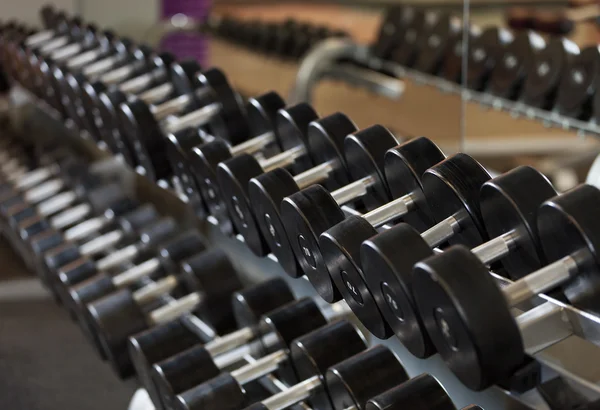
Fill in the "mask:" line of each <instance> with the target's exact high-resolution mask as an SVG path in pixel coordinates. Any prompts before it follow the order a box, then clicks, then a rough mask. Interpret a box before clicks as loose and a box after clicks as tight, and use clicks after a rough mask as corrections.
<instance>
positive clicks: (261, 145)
mask: <svg viewBox="0 0 600 410" xmlns="http://www.w3.org/2000/svg"><path fill="white" fill-rule="evenodd" d="M263 97H265V98H261V99H260V100H254V101H253V100H250V101H249V104H248V108H247V112H248V118H249V123H250V124H251V127H252V128H253V129H254V131H253V134H252V135H256V136H255V137H254V138H251V139H249V140H248V141H246V142H245V143H241V144H238V145H235V146H228V145H227V144H226V143H225V142H223V141H220V140H216V141H213V142H211V143H208V144H204V145H200V146H196V147H194V148H193V149H192V151H193V153H192V154H191V164H192V167H193V172H194V173H195V174H196V175H197V182H198V185H199V189H200V193H201V195H202V198H203V199H204V203H205V204H206V206H207V208H208V211H209V213H210V214H211V215H212V216H213V217H214V218H216V220H217V221H218V225H219V227H220V229H221V231H222V232H223V233H225V234H231V233H233V224H232V221H231V218H230V217H229V215H228V213H227V207H226V204H225V199H224V195H223V194H222V193H221V190H220V186H219V182H218V181H217V175H216V174H217V166H218V164H219V163H221V162H224V161H226V160H229V159H232V158H234V157H238V156H242V155H262V156H266V157H272V156H273V155H272V154H274V153H276V152H281V151H286V150H290V149H292V148H295V147H296V146H297V144H298V140H297V136H296V133H295V132H294V130H304V129H306V127H308V123H309V122H310V121H312V120H313V119H314V118H316V114H315V113H314V111H313V110H312V109H311V108H310V107H308V106H307V105H306V104H301V105H298V106H295V107H291V108H289V109H284V108H283V107H284V102H283V100H282V99H281V98H279V96H278V95H276V94H272V93H268V94H265V95H264V96H263ZM280 110H282V111H281V112H282V115H281V119H278V118H279V114H278V113H279V111H280ZM284 118H287V119H284ZM279 124H281V125H279ZM285 127H289V128H285ZM281 132H285V133H284V134H281ZM275 158H277V157H275Z"/></svg>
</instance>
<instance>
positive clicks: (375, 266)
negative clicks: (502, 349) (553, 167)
mask: <svg viewBox="0 0 600 410" xmlns="http://www.w3.org/2000/svg"><path fill="white" fill-rule="evenodd" d="M554 195H556V191H555V190H554V189H553V188H552V185H551V184H550V183H549V182H548V180H547V179H546V178H545V177H544V176H543V175H541V174H540V173H539V172H537V171H535V170H534V169H533V168H530V167H519V168H516V169H514V170H512V171H510V172H507V173H506V174H503V175H501V176H499V177H497V178H494V179H492V180H490V181H488V182H485V183H484V184H483V185H482V187H481V194H480V196H479V209H480V214H481V218H482V220H483V224H484V225H485V228H486V231H487V234H488V235H489V236H490V237H492V238H494V239H492V240H490V241H488V242H486V243H483V244H481V245H479V246H477V247H476V248H475V249H474V250H473V252H474V253H475V254H476V255H477V256H478V257H479V258H480V259H481V260H482V262H483V263H485V264H486V265H489V264H492V263H493V262H495V261H497V260H500V261H501V262H502V266H503V267H504V269H505V271H506V272H507V273H508V274H509V275H511V276H512V277H516V278H518V277H521V276H523V275H524V274H525V273H528V272H531V271H532V270H535V269H537V268H539V267H540V266H542V264H543V263H544V261H545V258H544V257H543V255H542V251H541V247H540V245H539V244H538V239H537V227H536V216H537V209H538V207H539V206H540V205H541V204H542V203H543V202H544V201H545V200H547V199H549V198H551V197H553V196H554ZM437 219H438V220H439V219H440V218H437ZM399 244H400V246H399ZM400 249H402V250H406V252H404V251H401V250H400ZM433 254H434V252H433V249H432V246H431V243H430V240H429V239H428V236H427V234H425V233H424V234H423V235H422V236H421V234H420V233H419V232H418V231H417V230H415V229H414V228H412V227H410V226H409V225H406V224H399V225H397V226H395V227H393V228H392V229H390V230H388V231H386V232H382V233H380V234H378V235H376V236H374V237H372V238H370V239H369V240H367V241H365V242H364V243H363V244H362V245H361V249H360V259H361V262H362V267H363V272H364V278H365V282H366V285H367V287H368V289H369V291H370V293H371V295H372V296H373V299H374V300H375V302H376V303H377V306H378V307H379V311H380V312H381V314H382V315H383V317H384V318H385V320H386V322H387V323H388V325H389V326H390V327H391V328H392V330H393V331H394V333H395V334H396V336H397V337H398V338H399V339H400V341H401V342H402V343H403V344H404V345H405V346H406V347H407V349H408V350H409V351H410V352H411V353H413V354H414V355H416V356H417V357H421V358H423V357H428V356H430V355H432V354H434V353H435V349H434V346H433V345H432V343H431V340H430V339H429V337H428V336H427V332H426V331H425V329H424V327H423V322H422V321H421V318H420V315H419V313H418V310H417V308H416V304H415V298H414V296H413V292H412V282H413V274H412V271H413V266H414V265H415V263H417V262H418V261H420V260H423V259H425V258H427V257H429V256H431V255H433Z"/></svg>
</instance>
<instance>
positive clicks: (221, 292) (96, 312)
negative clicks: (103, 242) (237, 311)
mask: <svg viewBox="0 0 600 410" xmlns="http://www.w3.org/2000/svg"><path fill="white" fill-rule="evenodd" d="M178 288H179V289H178ZM241 288H242V285H241V282H240V280H239V278H238V274H237V272H236V271H235V269H234V268H233V266H232V265H231V262H230V261H229V259H228V258H227V256H226V255H225V254H224V253H223V252H222V251H220V250H218V249H214V250H209V251H204V252H202V253H199V254H197V255H196V256H194V257H192V258H189V259H187V260H185V261H184V262H182V263H181V274H180V275H169V276H166V277H164V278H162V279H160V280H159V281H157V282H155V283H153V284H150V285H146V286H145V287H142V288H140V289H138V290H136V291H133V292H132V291H130V290H129V289H123V290H120V291H118V292H115V293H112V294H111V295H108V296H106V297H104V298H102V299H99V300H97V301H95V302H93V303H91V304H89V305H88V307H87V310H88V314H89V315H90V318H91V319H92V324H93V327H94V329H95V332H96V334H97V336H98V338H99V340H100V343H101V344H102V347H103V350H104V351H105V353H106V355H107V357H108V359H109V361H110V363H111V365H112V366H113V369H114V370H115V371H116V372H117V374H118V375H119V377H121V378H125V377H129V376H132V375H133V374H132V373H133V365H132V363H131V359H130V357H129V354H128V351H127V339H128V338H129V337H130V336H133V335H134V334H136V333H139V332H142V331H144V330H147V329H148V328H151V327H153V326H156V325H160V324H163V323H167V322H170V321H171V320H174V319H177V318H178V317H180V316H182V315H184V314H186V313H190V312H192V311H196V310H199V311H207V312H208V311H211V310H215V309H216V310H219V309H221V310H222V311H223V312H227V311H231V310H230V309H231V303H230V297H231V294H232V293H233V292H235V291H237V290H239V289H241ZM171 292H174V293H175V294H179V295H181V297H180V298H179V299H176V300H175V301H173V302H169V303H167V304H165V305H163V306H161V307H159V308H156V309H154V310H151V311H147V309H145V308H144V306H143V305H147V304H148V303H149V302H151V301H154V300H157V299H158V298H159V297H161V296H162V295H165V294H167V293H171ZM188 292H189V293H188Z"/></svg>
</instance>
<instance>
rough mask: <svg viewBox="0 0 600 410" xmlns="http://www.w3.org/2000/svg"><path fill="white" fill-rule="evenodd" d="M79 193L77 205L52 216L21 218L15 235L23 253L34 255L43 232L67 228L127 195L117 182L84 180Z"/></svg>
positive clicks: (78, 190) (96, 213)
mask: <svg viewBox="0 0 600 410" xmlns="http://www.w3.org/2000/svg"><path fill="white" fill-rule="evenodd" d="M78 188H79V189H77V190H76V192H77V200H78V204H76V205H74V206H72V207H70V208H67V209H65V210H63V211H60V212H59V213H57V214H54V215H53V216H52V217H50V218H43V217H41V216H39V215H36V216H33V217H30V218H27V219H24V220H22V221H21V222H20V223H19V224H18V226H17V227H16V229H15V233H16V235H15V236H16V238H17V241H18V244H19V246H20V247H22V249H23V252H22V254H23V255H28V256H27V257H31V255H35V254H36V253H35V250H34V249H32V243H33V240H32V239H33V238H34V237H35V236H36V235H40V234H43V233H44V232H50V231H57V230H64V229H67V228H69V227H71V226H73V225H75V224H77V223H79V222H81V221H82V220H84V219H85V218H87V217H89V216H90V215H98V214H100V213H101V212H103V211H104V210H106V209H107V208H108V207H111V206H113V205H114V204H115V203H117V202H119V201H121V200H123V198H124V197H125V196H126V194H125V192H123V187H122V186H121V184H120V183H118V182H111V183H108V184H105V185H99V186H94V185H87V184H86V181H83V182H82V183H80V184H79V186H78Z"/></svg>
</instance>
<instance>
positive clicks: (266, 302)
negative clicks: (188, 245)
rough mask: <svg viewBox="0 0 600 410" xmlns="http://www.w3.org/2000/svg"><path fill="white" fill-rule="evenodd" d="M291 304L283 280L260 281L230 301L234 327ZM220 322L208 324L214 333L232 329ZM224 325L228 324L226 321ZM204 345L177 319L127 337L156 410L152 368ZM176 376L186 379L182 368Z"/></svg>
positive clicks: (251, 323) (137, 370)
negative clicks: (190, 349)
mask: <svg viewBox="0 0 600 410" xmlns="http://www.w3.org/2000/svg"><path fill="white" fill-rule="evenodd" d="M292 301H294V296H293V295H292V291H291V290H290V288H289V287H288V285H287V284H286V282H285V281H284V280H283V279H281V278H274V279H270V280H267V281H265V282H261V283H259V284H257V285H254V286H251V287H249V288H245V289H243V290H240V291H239V292H235V293H234V295H233V297H232V302H233V314H234V317H235V322H236V324H237V326H255V325H256V324H258V322H259V320H260V318H261V317H262V316H263V315H265V314H267V313H269V312H271V311H272V310H275V309H277V308H279V307H281V306H283V305H286V304H288V303H290V302H292ZM217 319H220V318H217ZM220 322H222V320H217V321H216V322H215V321H210V322H209V323H208V325H210V326H211V330H214V332H215V333H216V334H223V333H224V332H230V331H232V330H233V329H228V327H229V326H223V324H222V323H220ZM205 324H206V323H205ZM225 324H226V325H229V323H228V321H226V323H225ZM205 342H208V340H205V339H202V338H201V337H200V336H198V334H197V333H196V332H194V331H192V330H190V327H189V326H187V325H186V324H185V323H183V322H182V320H180V319H177V320H174V321H172V322H168V323H165V324H163V325H159V326H155V327H153V328H152V329H149V330H147V331H145V332H142V333H139V334H137V335H135V336H132V337H130V338H129V355H130V357H131V360H132V362H133V365H134V367H135V373H136V376H137V379H138V380H139V381H140V385H141V386H142V387H143V388H145V389H146V391H147V392H148V394H149V395H150V398H151V399H152V402H153V403H154V406H155V407H156V408H157V409H162V408H165V407H166V406H165V405H164V404H163V398H162V397H161V393H159V391H158V386H157V385H156V384H155V383H154V381H153V380H152V376H151V369H152V365H154V364H155V363H158V362H161V361H163V360H166V359H168V358H169V357H171V356H174V355H176V354H178V353H181V352H183V351H184V350H186V349H189V348H191V347H193V346H196V345H199V344H202V343H205ZM192 364H193V362H192ZM179 374H181V375H182V377H187V376H186V370H185V369H182V371H181V372H180V373H179ZM177 377H179V376H177Z"/></svg>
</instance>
